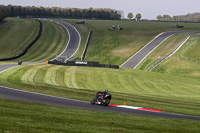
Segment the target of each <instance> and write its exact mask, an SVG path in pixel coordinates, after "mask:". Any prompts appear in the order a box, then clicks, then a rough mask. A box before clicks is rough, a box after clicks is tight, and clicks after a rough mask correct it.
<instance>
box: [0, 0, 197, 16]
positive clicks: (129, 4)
mask: <svg viewBox="0 0 200 133" xmlns="http://www.w3.org/2000/svg"><path fill="white" fill-rule="evenodd" d="M9 4H11V5H21V6H38V7H39V6H43V7H52V6H54V7H62V8H90V7H93V8H111V9H116V10H122V11H124V17H125V18H127V15H128V13H129V12H131V13H133V15H134V16H136V14H137V13H141V15H142V19H156V17H157V16H158V15H170V16H175V15H186V14H188V13H194V12H200V8H199V7H200V6H199V5H200V0H0V5H9Z"/></svg>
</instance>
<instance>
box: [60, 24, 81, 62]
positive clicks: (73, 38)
mask: <svg viewBox="0 0 200 133" xmlns="http://www.w3.org/2000/svg"><path fill="white" fill-rule="evenodd" d="M56 22H57V23H58V24H61V25H62V26H63V27H65V28H66V30H67V31H68V33H69V41H68V44H67V47H66V49H65V50H64V51H63V52H62V53H61V54H60V55H59V56H58V57H56V59H58V60H59V58H60V57H63V56H65V57H67V58H68V59H69V58H71V57H72V56H73V55H74V54H75V53H76V51H77V50H78V48H79V45H80V41H81V36H80V34H79V32H78V31H77V30H76V28H75V27H74V26H72V25H71V24H68V23H66V22H63V21H56Z"/></svg>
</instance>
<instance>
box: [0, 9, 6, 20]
mask: <svg viewBox="0 0 200 133" xmlns="http://www.w3.org/2000/svg"><path fill="white" fill-rule="evenodd" d="M5 18H6V12H5V10H4V8H2V7H0V22H1V21H3V20H4V19H5Z"/></svg>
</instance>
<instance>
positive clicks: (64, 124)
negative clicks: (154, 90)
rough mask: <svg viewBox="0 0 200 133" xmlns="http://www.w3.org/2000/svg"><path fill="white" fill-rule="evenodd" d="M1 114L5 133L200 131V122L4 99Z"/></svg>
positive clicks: (1, 100) (1, 102) (0, 123)
mask: <svg viewBox="0 0 200 133" xmlns="http://www.w3.org/2000/svg"><path fill="white" fill-rule="evenodd" d="M0 114H1V117H0V132H2V133H6V132H9V133H10V132H14V133H22V132H29V133H38V132H40V133H49V132H51V133H58V132H59V133H66V132H70V133H84V132H87V133H94V132H97V133H104V132H108V133H111V132H115V133H118V132H126V133H132V132H140V133H143V132H144V133H151V132H153V133H156V132H158V133H160V132H170V133H175V132H181V133H198V132H199V130H200V126H199V121H191V120H181V119H168V118H158V117H148V116H137V115H126V114H117V113H109V112H100V111H87V110H78V109H70V108H62V107H55V106H48V105H43V104H36V103H26V102H19V101H12V100H5V99H0ZM77 114H78V115H77Z"/></svg>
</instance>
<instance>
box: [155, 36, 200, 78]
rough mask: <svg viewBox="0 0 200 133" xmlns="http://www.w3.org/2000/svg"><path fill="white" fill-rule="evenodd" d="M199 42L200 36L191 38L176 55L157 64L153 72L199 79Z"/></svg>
mask: <svg viewBox="0 0 200 133" xmlns="http://www.w3.org/2000/svg"><path fill="white" fill-rule="evenodd" d="M199 40H200V35H195V36H192V37H191V38H190V39H189V40H188V41H187V42H186V43H185V44H184V45H183V46H182V47H181V49H180V50H179V51H177V53H176V54H174V55H173V56H172V57H170V58H168V59H167V60H165V61H163V63H161V64H159V65H158V66H157V67H156V68H155V69H153V72H159V73H164V74H170V75H176V76H184V77H191V78H196V79H199V78H200V67H199V63H200V55H199V47H200V46H199V42H200V41H199ZM191 44H192V45H193V47H191Z"/></svg>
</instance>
